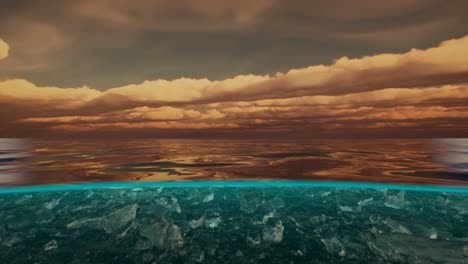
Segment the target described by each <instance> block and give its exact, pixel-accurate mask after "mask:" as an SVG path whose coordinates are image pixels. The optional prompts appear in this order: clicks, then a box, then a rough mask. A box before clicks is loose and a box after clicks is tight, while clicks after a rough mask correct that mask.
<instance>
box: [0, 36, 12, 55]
mask: <svg viewBox="0 0 468 264" xmlns="http://www.w3.org/2000/svg"><path fill="white" fill-rule="evenodd" d="M9 49H10V47H9V46H8V44H7V43H6V42H5V41H3V39H1V38H0V60H2V59H5V58H6V57H8V51H9Z"/></svg>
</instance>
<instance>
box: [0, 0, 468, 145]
mask: <svg viewBox="0 0 468 264" xmlns="http://www.w3.org/2000/svg"><path fill="white" fill-rule="evenodd" d="M467 10H468V1H463V0H459V1H458V0H394V1H373V0H358V1H339V0H331V1H294V0H293V1H280V0H257V1H244V0H238V1H219V0H207V1H188V0H180V1H149V0H147V1H146V0H145V1H129V0H100V1H94V0H77V1H42V0H41V1H22V0H18V1H2V2H1V3H0V124H1V125H0V137H34V136H61V135H64V136H76V135H79V136H85V135H86V136H107V135H109V136H110V135H115V136H127V135H130V136H142V135H144V136H161V137H218V136H220V137H272V138H277V137H279V138H289V137H466V136H468V27H467V26H466V25H468V16H467V14H466V13H467Z"/></svg>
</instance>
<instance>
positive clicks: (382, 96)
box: [0, 36, 468, 132]
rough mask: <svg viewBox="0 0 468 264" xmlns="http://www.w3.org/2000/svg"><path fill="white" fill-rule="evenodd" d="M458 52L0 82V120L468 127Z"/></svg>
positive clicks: (466, 78)
mask: <svg viewBox="0 0 468 264" xmlns="http://www.w3.org/2000/svg"><path fill="white" fill-rule="evenodd" d="M465 54H468V36H467V37H464V38H460V39H454V40H449V41H444V42H442V43H441V44H440V45H439V46H438V47H435V48H430V49H426V50H416V49H413V50H410V51H408V52H406V53H403V54H380V55H374V56H368V57H363V58H357V59H349V58H347V57H343V58H340V59H338V60H336V61H335V63H333V64H332V65H328V66H326V65H316V66H310V67H306V68H302V69H293V70H290V71H289V72H287V73H284V74H283V73H278V74H276V75H275V76H268V75H265V76H256V75H240V76H236V77H234V78H230V79H225V80H220V81H211V80H208V79H190V78H180V79H176V80H154V81H145V82H143V83H141V84H131V85H126V86H122V87H116V88H111V89H108V90H106V91H98V90H95V89H92V88H89V87H86V86H85V87H81V88H59V87H39V86H36V85H35V84H33V83H31V82H28V81H26V80H21V79H11V80H5V81H0V113H1V114H2V115H1V116H0V121H2V122H3V123H4V124H8V127H14V126H15V125H18V124H20V125H22V126H26V125H30V126H34V125H35V126H39V125H42V126H44V128H48V129H49V128H50V129H51V130H52V131H69V132H73V131H76V132H80V131H94V130H100V129H102V130H115V129H219V128H223V129H234V128H259V129H264V128H265V129H267V130H268V129H270V130H275V129H276V130H281V129H287V128H288V127H294V126H296V127H298V128H300V127H302V126H303V125H304V124H306V125H315V126H316V127H320V128H326V129H337V130H338V129H345V128H346V127H354V128H358V127H361V128H388V129H391V125H390V124H397V123H398V124H399V125H398V126H401V127H416V126H418V124H422V123H423V122H425V121H428V120H431V121H430V122H432V123H431V124H433V125H434V126H439V125H440V127H442V125H446V122H445V120H447V119H457V120H459V123H464V122H466V120H468V108H467V107H466V101H467V100H468V86H467V85H466V84H465V83H468V56H466V55H465ZM58 111H59V112H58ZM33 114H34V115H33ZM208 121H209V122H212V123H207V122H208ZM418 122H419V123H418ZM395 126H397V125H395ZM4 127H7V126H6V125H5V126H4ZM461 127H463V126H461ZM446 129H450V127H447V128H446ZM0 132H1V130H0Z"/></svg>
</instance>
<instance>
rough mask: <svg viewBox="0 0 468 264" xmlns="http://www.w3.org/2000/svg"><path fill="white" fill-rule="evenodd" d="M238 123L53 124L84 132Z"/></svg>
mask: <svg viewBox="0 0 468 264" xmlns="http://www.w3.org/2000/svg"><path fill="white" fill-rule="evenodd" d="M239 127H240V126H239V125H238V124H231V123H227V124H226V123H221V124H215V123H182V122H177V121H167V122H140V123H126V122H117V123H103V124H86V125H56V126H52V127H51V129H53V130H65V131H70V132H84V131H94V130H101V129H104V130H106V129H223V128H228V129H235V128H239Z"/></svg>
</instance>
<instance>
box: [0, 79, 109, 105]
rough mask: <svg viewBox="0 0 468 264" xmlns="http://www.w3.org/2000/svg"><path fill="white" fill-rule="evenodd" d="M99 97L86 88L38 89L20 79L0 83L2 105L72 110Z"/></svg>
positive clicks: (92, 90) (99, 93) (98, 94)
mask: <svg viewBox="0 0 468 264" xmlns="http://www.w3.org/2000/svg"><path fill="white" fill-rule="evenodd" d="M100 95H101V92H99V91H97V90H94V89H90V88H88V87H81V88H58V87H38V86H36V85H35V84H33V83H31V82H28V81H26V80H21V79H13V80H6V81H0V102H3V103H7V102H14V103H19V104H21V103H25V104H28V103H32V104H49V105H53V107H54V108H57V109H72V108H78V107H81V106H83V105H84V104H85V103H88V102H89V101H91V100H93V99H95V98H97V97H98V96H100Z"/></svg>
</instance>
